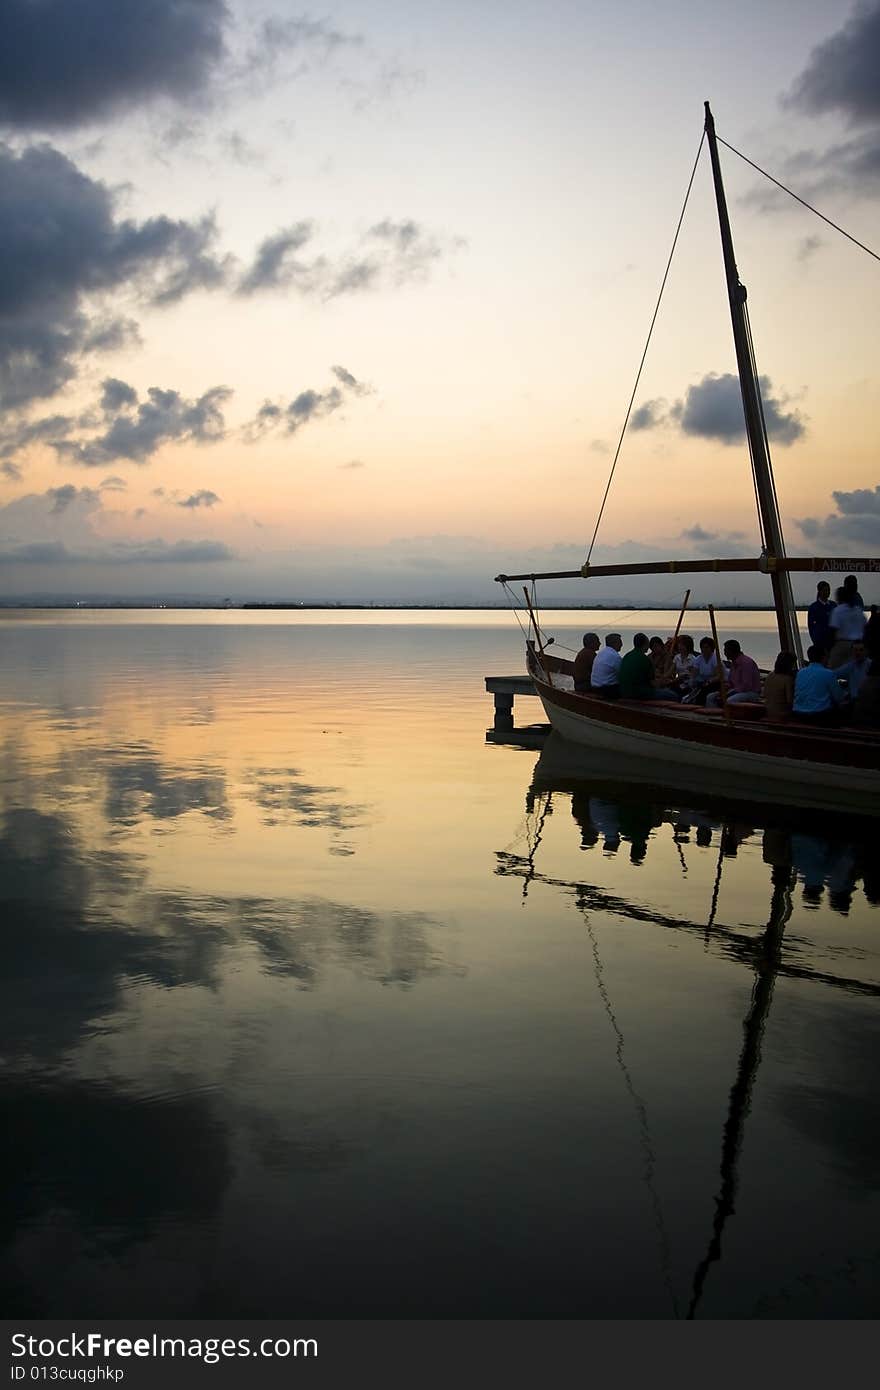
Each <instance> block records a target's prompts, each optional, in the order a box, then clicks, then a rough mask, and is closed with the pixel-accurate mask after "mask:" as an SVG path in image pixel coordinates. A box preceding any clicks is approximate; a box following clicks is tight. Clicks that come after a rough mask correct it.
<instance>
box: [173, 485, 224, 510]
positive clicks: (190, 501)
mask: <svg viewBox="0 0 880 1390" xmlns="http://www.w3.org/2000/svg"><path fill="white" fill-rule="evenodd" d="M220 500H221V499H220V498H219V497H218V496H217V494H216V492H209V491H208V490H207V489H206V488H202V489H201V491H199V492H194V493H192V495H191V496H189V497H187V498H186V499H185V500H184V501H183V502H178V503H177V505H178V507H191V508H196V507H216V505H217V503H218V502H219V501H220Z"/></svg>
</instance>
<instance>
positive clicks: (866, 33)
mask: <svg viewBox="0 0 880 1390" xmlns="http://www.w3.org/2000/svg"><path fill="white" fill-rule="evenodd" d="M878 72H880V5H878V4H874V5H870V6H866V5H860V6H859V7H858V9H857V10H856V11H855V13H854V14H853V15H852V16H851V18H850V19H849V20H848V21H847V22H846V24H844V26H843V28H842V29H839V30H838V31H837V32H836V33H834V34H832V35H831V37H830V38H827V39H825V41H824V42H823V43H820V44H819V45H818V47H816V48H814V49H813V52H812V54H811V55H810V59H809V62H808V63H807V66H806V67H805V68H804V70H803V72H802V73H801V74H800V75H799V76H798V77H797V78H796V79H795V81H794V84H793V86H792V88H791V90H790V92H789V95H788V98H787V100H788V102H789V103H791V104H792V105H794V106H797V107H799V108H800V109H801V110H802V111H807V112H809V113H810V114H811V115H824V114H825V113H826V112H829V111H836V112H839V113H841V114H842V115H844V116H845V117H846V118H847V119H848V120H849V121H850V122H851V123H856V122H865V121H870V122H880V82H878V80H877V74H878Z"/></svg>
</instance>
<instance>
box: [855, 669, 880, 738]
mask: <svg viewBox="0 0 880 1390" xmlns="http://www.w3.org/2000/svg"><path fill="white" fill-rule="evenodd" d="M852 722H853V724H854V725H855V726H856V728H858V729H880V661H875V662H874V663H873V665H872V666H871V669H870V671H869V672H868V674H867V675H866V676H865V679H864V680H863V681H862V683H861V685H860V686H859V693H858V695H857V696H856V698H855V703H854V704H853V709H852Z"/></svg>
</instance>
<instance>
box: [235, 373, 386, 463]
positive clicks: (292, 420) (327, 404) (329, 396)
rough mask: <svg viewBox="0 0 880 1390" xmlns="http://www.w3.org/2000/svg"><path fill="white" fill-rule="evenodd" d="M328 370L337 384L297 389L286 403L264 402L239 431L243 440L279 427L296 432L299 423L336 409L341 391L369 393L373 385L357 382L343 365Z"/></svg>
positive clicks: (340, 402)
mask: <svg viewBox="0 0 880 1390" xmlns="http://www.w3.org/2000/svg"><path fill="white" fill-rule="evenodd" d="M330 370H331V371H332V372H333V375H334V376H335V377H336V380H337V381H338V382H339V385H338V386H331V387H329V388H328V389H327V390H326V391H315V390H313V389H311V388H309V389H308V390H306V391H301V392H300V393H299V395H298V396H295V397H294V399H293V400H292V401H290V403H289V404H288V405H286V406H281V405H279V404H278V403H277V402H274V401H264V402H263V404H262V405H261V406H260V409H259V410H258V411H257V413H256V415H255V416H254V418H253V420H250V421H249V422H248V423H247V424H246V425H245V427H244V429H243V431H242V434H243V437H244V439H245V441H246V443H248V444H256V443H257V442H258V441H259V440H260V439H262V438H264V436H265V435H267V434H270V433H272V432H273V431H274V430H276V429H278V428H280V427H283V428H284V431H285V433H286V434H296V432H297V430H300V429H302V427H303V425H307V424H309V423H310V422H311V421H313V420H322V419H325V418H326V417H327V416H328V415H332V414H333V413H334V412H335V411H337V410H339V408H340V407H341V406H342V405H343V404H344V403H345V394H344V393H345V392H349V393H350V394H352V395H355V396H369V395H372V394H373V392H374V389H375V388H374V387H372V386H369V385H368V384H367V383H366V382H363V381H358V379H357V377H356V376H354V374H353V373H352V372H350V371H349V370H348V368H347V367H341V366H335V367H331V369H330Z"/></svg>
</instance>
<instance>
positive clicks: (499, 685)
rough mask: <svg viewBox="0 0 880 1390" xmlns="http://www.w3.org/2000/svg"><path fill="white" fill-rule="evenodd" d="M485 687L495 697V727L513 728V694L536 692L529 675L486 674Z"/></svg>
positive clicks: (532, 693) (533, 693)
mask: <svg viewBox="0 0 880 1390" xmlns="http://www.w3.org/2000/svg"><path fill="white" fill-rule="evenodd" d="M486 689H487V690H488V692H489V694H490V695H494V697H495V728H496V729H498V730H508V729H512V728H513V700H514V696H515V695H532V696H534V695H535V694H536V692H535V687H534V684H533V682H532V678H531V676H486Z"/></svg>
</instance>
